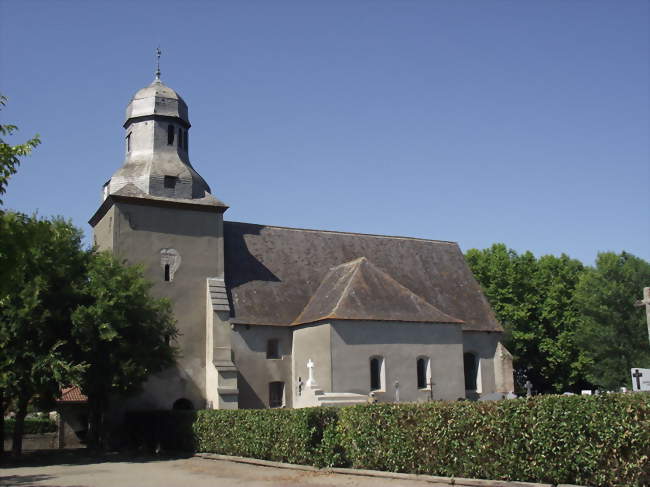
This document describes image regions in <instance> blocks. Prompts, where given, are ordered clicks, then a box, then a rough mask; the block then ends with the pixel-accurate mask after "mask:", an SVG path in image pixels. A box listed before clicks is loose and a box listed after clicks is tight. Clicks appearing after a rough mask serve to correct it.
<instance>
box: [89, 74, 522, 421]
mask: <svg viewBox="0 0 650 487" xmlns="http://www.w3.org/2000/svg"><path fill="white" fill-rule="evenodd" d="M159 74H160V73H159V72H158V74H157V76H156V79H155V81H154V82H153V83H151V84H150V85H149V86H147V87H145V88H143V89H141V90H140V91H138V92H137V93H136V94H135V95H134V96H133V98H132V99H131V101H130V102H129V104H128V107H127V109H126V121H125V123H124V129H125V159H124V163H123V165H122V167H120V168H119V169H118V170H117V171H116V172H115V173H114V174H113V176H112V177H111V178H110V180H109V181H108V182H107V183H106V184H105V185H104V187H103V201H102V203H101V205H100V207H99V209H98V210H97V211H96V213H95V214H94V215H93V216H92V218H91V219H90V224H91V226H92V227H93V231H94V241H95V244H96V245H97V246H98V248H99V249H100V250H108V251H110V252H112V253H114V254H115V255H117V256H119V257H120V258H123V259H126V260H127V261H128V262H130V263H134V264H135V263H139V264H142V265H144V267H145V269H146V277H147V278H148V279H150V280H151V281H152V282H153V283H154V285H153V288H152V292H153V293H154V295H156V296H158V297H167V298H169V299H170V300H171V301H172V303H173V309H174V313H175V317H176V319H177V326H178V329H179V331H180V334H179V336H178V338H177V344H178V347H179V349H180V357H179V359H178V361H177V364H176V365H175V366H174V367H172V368H170V369H168V370H166V371H164V372H162V373H160V374H156V375H154V376H152V377H151V378H150V379H149V380H148V381H147V383H146V384H145V386H144V391H143V393H142V394H140V395H139V396H137V397H134V398H131V399H129V400H128V401H126V402H125V403H124V407H125V408H130V409H139V408H142V409H145V408H146V409H153V408H157V409H171V408H180V409H189V408H193V409H203V408H215V409H217V408H226V409H234V408H272V407H294V408H295V407H307V406H317V405H346V404H355V403H361V402H366V401H368V398H369V397H374V399H375V400H377V401H379V402H396V401H402V402H418V401H430V400H440V399H442V400H457V399H459V398H469V399H477V398H480V397H486V396H489V397H497V396H498V393H503V394H505V393H508V392H512V391H513V375H512V357H511V356H510V354H509V353H508V351H507V350H506V349H505V347H504V346H503V345H502V343H501V341H502V339H503V328H502V327H501V325H500V324H499V322H498V321H497V320H496V318H495V316H494V313H493V312H492V310H491V308H490V305H489V304H488V302H487V300H486V298H485V296H484V295H483V293H482V291H481V288H480V286H479V284H478V283H477V282H476V280H475V279H474V277H473V276H472V273H471V271H470V269H469V268H468V266H467V264H466V263H465V259H464V257H463V254H462V252H461V250H460V248H459V247H458V245H457V244H456V243H454V242H447V241H439V240H425V239H419V238H409V237H393V236H385V235H365V234H358V233H347V232H333V231H326V230H305V229H299V228H285V227H277V226H268V225H263V224H252V223H240V222H231V221H227V220H224V214H225V213H226V211H227V210H228V206H226V204H224V203H223V202H222V201H220V200H219V199H218V198H216V197H215V196H214V195H213V194H212V191H211V189H210V187H209V186H208V184H207V182H206V181H205V180H204V179H203V178H202V177H201V176H200V175H199V173H198V172H197V171H196V169H195V168H194V167H193V165H192V163H191V162H190V157H189V150H190V137H189V131H190V127H191V125H190V120H189V116H188V108H187V105H186V103H185V102H184V101H183V99H182V98H181V97H180V96H179V95H178V93H176V92H175V91H174V90H172V89H171V88H169V87H168V86H166V85H165V84H163V83H162V82H161V80H160V75H159ZM234 203H235V204H236V202H234Z"/></svg>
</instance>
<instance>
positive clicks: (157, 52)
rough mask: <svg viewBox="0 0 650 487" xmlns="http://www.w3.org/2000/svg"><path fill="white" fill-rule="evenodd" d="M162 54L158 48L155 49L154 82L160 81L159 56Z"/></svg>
mask: <svg viewBox="0 0 650 487" xmlns="http://www.w3.org/2000/svg"><path fill="white" fill-rule="evenodd" d="M161 54H162V51H161V50H160V46H158V47H157V48H156V81H160V55H161Z"/></svg>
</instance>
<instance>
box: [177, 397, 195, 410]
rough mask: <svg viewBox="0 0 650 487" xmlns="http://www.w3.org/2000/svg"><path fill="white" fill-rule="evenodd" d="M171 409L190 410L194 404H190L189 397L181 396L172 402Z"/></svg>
mask: <svg viewBox="0 0 650 487" xmlns="http://www.w3.org/2000/svg"><path fill="white" fill-rule="evenodd" d="M172 409H173V410H175V411H191V410H193V409H194V404H192V401H190V400H189V399H185V398H184V397H181V398H180V399H178V400H176V402H174V405H173V406H172Z"/></svg>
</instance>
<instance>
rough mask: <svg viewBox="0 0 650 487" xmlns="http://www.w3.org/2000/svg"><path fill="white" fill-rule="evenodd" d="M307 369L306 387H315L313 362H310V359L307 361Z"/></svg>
mask: <svg viewBox="0 0 650 487" xmlns="http://www.w3.org/2000/svg"><path fill="white" fill-rule="evenodd" d="M307 369H309V378H308V379H307V387H314V386H315V385H316V380H314V362H312V361H311V359H309V360H307Z"/></svg>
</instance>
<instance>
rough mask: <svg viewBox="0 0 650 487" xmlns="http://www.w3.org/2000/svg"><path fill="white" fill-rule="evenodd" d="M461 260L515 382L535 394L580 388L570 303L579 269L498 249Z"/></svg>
mask: <svg viewBox="0 0 650 487" xmlns="http://www.w3.org/2000/svg"><path fill="white" fill-rule="evenodd" d="M466 259H467V262H468V264H469V266H470V268H471V270H472V272H473V273H474V276H475V277H476V279H477V280H478V281H479V283H480V284H481V286H482V287H483V290H484V292H485V294H486V296H487V298H488V300H489V301H490V304H491V305H492V309H493V310H494V312H495V314H496V316H497V319H498V320H499V321H500V322H501V324H502V325H503V326H504V328H505V331H506V343H505V345H506V347H507V348H508V349H509V350H510V352H511V353H512V354H513V359H514V365H515V370H516V373H517V377H518V379H519V381H520V382H523V381H524V380H526V379H528V380H530V381H531V382H532V383H533V386H534V388H535V389H536V390H537V391H540V392H564V391H566V390H578V389H580V388H583V387H585V386H586V385H587V384H586V383H585V379H584V377H585V376H584V367H585V358H584V357H583V355H582V354H581V352H580V350H579V348H578V347H577V346H576V327H577V323H578V321H579V319H580V316H579V312H578V310H577V308H576V304H575V301H574V297H573V296H574V290H575V287H576V285H577V283H578V280H579V278H580V275H581V274H582V272H583V269H584V267H583V265H582V264H581V263H580V262H579V261H577V260H575V259H571V258H569V257H568V256H566V255H564V254H562V255H561V256H560V257H555V256H552V255H546V256H543V257H541V258H539V259H536V258H535V256H534V255H533V254H532V253H530V252H525V253H523V254H518V253H517V252H515V251H514V250H512V249H508V248H507V247H506V246H505V245H504V244H494V245H492V247H490V248H488V249H484V250H477V249H470V250H469V251H468V252H467V254H466ZM520 386H521V384H520Z"/></svg>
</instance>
